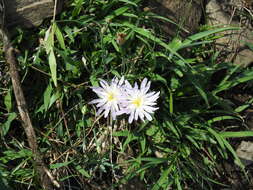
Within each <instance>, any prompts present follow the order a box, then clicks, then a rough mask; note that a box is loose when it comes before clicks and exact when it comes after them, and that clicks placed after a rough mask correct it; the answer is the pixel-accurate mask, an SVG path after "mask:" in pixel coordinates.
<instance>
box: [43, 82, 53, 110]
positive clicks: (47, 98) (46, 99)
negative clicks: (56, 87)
mask: <svg viewBox="0 0 253 190" xmlns="http://www.w3.org/2000/svg"><path fill="white" fill-rule="evenodd" d="M52 90H53V89H52V86H51V84H48V86H47V89H46V90H45V92H44V109H45V111H47V109H48V108H49V103H50V97H51V93H52Z"/></svg>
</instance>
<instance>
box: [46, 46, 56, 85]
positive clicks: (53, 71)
mask: <svg viewBox="0 0 253 190" xmlns="http://www.w3.org/2000/svg"><path fill="white" fill-rule="evenodd" d="M48 61H49V67H50V71H51V75H52V80H53V82H54V85H55V87H57V72H56V69H57V64H56V59H55V55H54V51H53V48H51V51H50V53H49V58H48Z"/></svg>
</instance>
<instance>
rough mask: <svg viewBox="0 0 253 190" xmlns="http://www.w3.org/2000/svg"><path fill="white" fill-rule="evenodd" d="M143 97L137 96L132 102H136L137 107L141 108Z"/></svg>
mask: <svg viewBox="0 0 253 190" xmlns="http://www.w3.org/2000/svg"><path fill="white" fill-rule="evenodd" d="M142 102H143V99H142V98H141V97H138V98H136V99H135V100H133V101H132V104H134V105H135V106H136V107H137V108H139V107H140V106H141V105H142Z"/></svg>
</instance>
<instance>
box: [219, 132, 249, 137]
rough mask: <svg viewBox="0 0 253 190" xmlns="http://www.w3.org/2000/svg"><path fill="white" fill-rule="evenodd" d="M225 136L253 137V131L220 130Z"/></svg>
mask: <svg viewBox="0 0 253 190" xmlns="http://www.w3.org/2000/svg"><path fill="white" fill-rule="evenodd" d="M219 134H220V135H221V136H222V137H223V138H242V137H253V131H237V132H220V133H219Z"/></svg>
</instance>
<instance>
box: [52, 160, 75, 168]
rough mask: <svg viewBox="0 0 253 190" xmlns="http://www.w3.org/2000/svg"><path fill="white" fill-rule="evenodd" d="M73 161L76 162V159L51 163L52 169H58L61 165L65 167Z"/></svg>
mask: <svg viewBox="0 0 253 190" xmlns="http://www.w3.org/2000/svg"><path fill="white" fill-rule="evenodd" d="M72 162H74V160H71V161H69V162H62V163H56V164H50V169H58V168H61V167H64V166H68V165H69V164H70V163H72Z"/></svg>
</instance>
